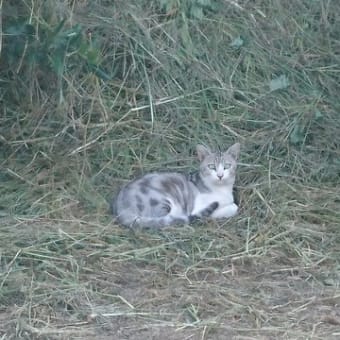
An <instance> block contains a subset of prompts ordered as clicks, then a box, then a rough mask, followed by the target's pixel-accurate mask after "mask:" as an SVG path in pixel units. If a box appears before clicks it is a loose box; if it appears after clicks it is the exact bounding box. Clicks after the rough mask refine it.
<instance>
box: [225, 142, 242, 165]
mask: <svg viewBox="0 0 340 340" xmlns="http://www.w3.org/2000/svg"><path fill="white" fill-rule="evenodd" d="M240 147H241V145H240V143H235V144H234V145H232V146H231V147H230V148H229V149H228V150H227V151H226V152H225V153H226V154H228V155H230V156H231V157H233V158H234V159H235V160H236V161H237V160H238V156H239V155H240Z"/></svg>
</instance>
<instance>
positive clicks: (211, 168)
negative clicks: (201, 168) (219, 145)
mask: <svg viewBox="0 0 340 340" xmlns="http://www.w3.org/2000/svg"><path fill="white" fill-rule="evenodd" d="M208 168H209V169H210V170H216V166H215V164H208Z"/></svg>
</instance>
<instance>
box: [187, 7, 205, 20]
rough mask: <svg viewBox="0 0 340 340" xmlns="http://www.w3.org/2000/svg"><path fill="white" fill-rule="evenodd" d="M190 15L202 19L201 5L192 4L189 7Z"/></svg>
mask: <svg viewBox="0 0 340 340" xmlns="http://www.w3.org/2000/svg"><path fill="white" fill-rule="evenodd" d="M190 15H191V16H192V17H194V18H196V19H203V17H204V14H203V9H202V7H198V6H192V7H191V8H190Z"/></svg>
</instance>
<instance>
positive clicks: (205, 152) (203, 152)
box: [196, 144, 211, 162]
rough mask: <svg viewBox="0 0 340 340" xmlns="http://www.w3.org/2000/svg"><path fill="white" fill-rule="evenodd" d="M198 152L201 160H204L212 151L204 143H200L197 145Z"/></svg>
mask: <svg viewBox="0 0 340 340" xmlns="http://www.w3.org/2000/svg"><path fill="white" fill-rule="evenodd" d="M196 152H197V156H198V159H199V161H200V162H202V161H203V159H204V158H205V157H207V156H208V155H210V154H211V151H210V150H209V149H208V148H207V147H205V146H204V145H202V144H198V145H197V146H196Z"/></svg>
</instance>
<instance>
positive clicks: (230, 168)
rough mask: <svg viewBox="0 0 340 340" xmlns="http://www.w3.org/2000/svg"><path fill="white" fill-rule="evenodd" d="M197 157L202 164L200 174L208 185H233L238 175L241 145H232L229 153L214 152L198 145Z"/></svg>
mask: <svg viewBox="0 0 340 340" xmlns="http://www.w3.org/2000/svg"><path fill="white" fill-rule="evenodd" d="M196 150H197V156H198V159H199V160H200V162H201V165H200V172H201V175H202V178H203V179H204V181H205V182H206V183H211V184H213V185H226V184H233V183H234V180H235V174H236V166H237V160H238V156H239V154H240V144H239V143H236V144H234V145H232V146H231V147H230V148H229V149H228V150H227V151H224V152H222V151H218V152H212V151H211V150H210V149H209V148H207V147H205V146H203V145H200V144H199V145H197V148H196Z"/></svg>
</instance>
